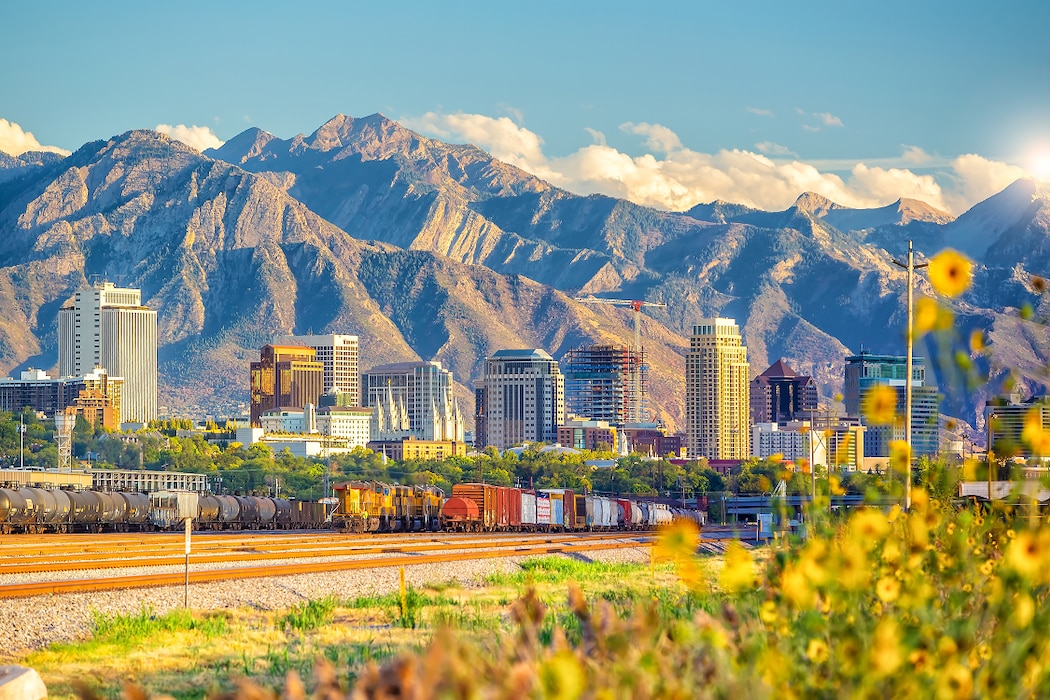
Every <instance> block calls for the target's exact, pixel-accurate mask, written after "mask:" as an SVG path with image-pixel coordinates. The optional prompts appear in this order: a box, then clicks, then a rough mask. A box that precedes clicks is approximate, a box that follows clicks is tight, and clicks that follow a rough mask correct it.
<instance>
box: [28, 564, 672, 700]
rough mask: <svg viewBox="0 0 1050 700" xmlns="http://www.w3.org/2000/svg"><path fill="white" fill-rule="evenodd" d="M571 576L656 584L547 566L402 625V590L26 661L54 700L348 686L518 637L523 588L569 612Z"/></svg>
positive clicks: (418, 597) (593, 591) (142, 628)
mask: <svg viewBox="0 0 1050 700" xmlns="http://www.w3.org/2000/svg"><path fill="white" fill-rule="evenodd" d="M552 559H554V558H552ZM657 577H658V578H657V581H658V583H657V585H664V584H667V585H671V586H675V587H677V586H678V583H677V580H676V579H675V577H674V575H673V572H672V571H671V570H670V568H669V567H666V566H661V567H658V568H657ZM570 579H572V580H576V581H579V583H580V585H581V587H582V588H583V590H585V591H586V593H587V595H588V596H592V597H594V598H611V597H615V596H620V595H633V594H632V593H630V591H634V592H635V593H640V594H644V593H645V591H647V590H648V589H649V587H650V586H652V585H653V580H652V579H651V578H650V570H649V567H648V566H637V565H632V566H626V567H612V568H609V567H606V568H603V567H600V566H589V565H587V564H584V563H578V562H573V563H571V564H569V565H567V566H563V565H554V566H545V565H541V566H540V567H539V568H534V569H531V570H524V571H522V572H521V573H520V574H518V575H514V576H510V577H506V576H502V577H494V578H493V580H492V581H490V582H481V583H479V584H478V585H477V586H471V587H468V588H463V587H459V586H457V585H455V584H448V583H446V584H437V585H435V586H434V587H432V588H430V587H428V588H424V589H421V590H414V589H410V590H409V594H410V595H409V601H410V610H409V611H408V614H407V615H404V616H403V615H402V611H401V607H400V596H399V595H398V594H397V593H394V594H392V595H386V596H375V597H370V598H359V599H356V600H349V601H335V603H334V605H333V606H332V609H331V611H330V616H327V617H325V618H324V622H323V624H318V625H317V626H316V627H313V628H307V629H297V628H296V627H294V626H293V625H292V624H291V623H290V621H289V615H290V614H291V613H293V612H296V611H294V610H293V611H288V610H281V611H262V610H257V609H239V610H230V611H222V612H217V613H202V614H198V615H196V616H195V617H194V618H193V619H194V620H196V621H197V622H196V624H197V625H198V628H189V629H188V628H186V624H185V623H186V620H184V619H183V620H177V621H174V622H173V621H170V620H166V618H167V616H152V615H148V614H143V615H140V616H139V617H138V618H136V620H135V623H136V624H132V625H128V624H116V625H115V628H116V630H115V631H111V632H108V633H106V634H101V635H98V636H96V638H95V639H92V640H87V641H84V642H80V643H75V644H60V645H54V646H52V647H51V648H49V649H47V650H43V651H38V652H35V653H32V654H30V655H29V656H27V657H26V658H25V659H22V660H21V663H24V664H26V665H29V666H32V667H33V668H35V669H37V670H38V671H39V672H40V674H41V676H42V677H43V679H44V681H45V683H46V684H47V686H48V690H49V691H50V697H52V698H58V699H62V698H76V697H82V696H85V695H87V696H94V697H99V698H118V697H122V692H123V690H122V689H123V688H124V687H125V686H126V685H128V684H131V685H134V686H136V687H138V688H141V689H142V690H143V691H144V692H145V693H147V694H148V695H150V696H152V697H156V696H159V695H164V696H172V697H175V698H199V697H202V696H203V695H208V696H214V695H219V694H223V693H231V692H234V691H235V689H236V688H238V687H240V686H239V685H238V684H243V682H244V681H245V680H250V681H251V682H252V683H254V684H257V685H258V686H261V687H264V688H281V687H283V686H284V684H285V683H286V679H287V678H288V675H289V673H292V674H293V675H298V676H299V677H302V678H307V679H309V678H311V677H312V676H313V674H314V669H315V666H316V664H317V662H318V660H319V659H323V660H326V661H327V662H328V663H329V664H330V665H331V668H332V669H334V673H335V678H336V679H337V682H338V683H339V684H340V685H341V686H343V685H347V684H350V683H352V682H353V681H354V680H355V679H356V678H357V677H358V676H359V675H360V674H362V673H364V672H365V670H366V669H367V668H368V667H369V665H370V664H372V663H380V664H381V663H383V662H386V661H389V660H391V659H393V658H395V657H397V656H398V655H400V654H402V653H403V652H418V651H420V650H422V649H424V648H425V647H426V646H427V645H428V644H429V643H430V641H431V640H432V638H433V636H434V634H435V633H436V631H437V630H438V629H440V628H443V627H446V626H447V627H451V628H453V629H459V630H461V631H463V632H465V633H467V634H469V635H470V636H472V637H477V638H479V639H480V638H484V639H496V638H498V636H499V635H500V634H502V633H504V632H506V631H507V630H510V629H513V627H514V622H513V620H512V619H511V607H512V605H513V604H514V602H515V601H517V600H518V599H519V598H520V597H521V596H522V595H523V593H524V592H525V591H526V590H527V589H529V588H534V589H535V590H536V595H537V596H538V597H539V598H540V599H542V600H543V601H544V602H545V604H546V605H548V606H554V605H564V600H565V582H566V581H567V580H570ZM625 579H630V580H631V581H633V583H632V584H631V585H628V584H627V583H626V581H625ZM300 612H301V610H300ZM154 618H155V619H154ZM117 622H118V623H123V622H125V621H124V620H117ZM216 626H218V627H220V628H221V629H222V632H221V633H216ZM114 635H115V636H114Z"/></svg>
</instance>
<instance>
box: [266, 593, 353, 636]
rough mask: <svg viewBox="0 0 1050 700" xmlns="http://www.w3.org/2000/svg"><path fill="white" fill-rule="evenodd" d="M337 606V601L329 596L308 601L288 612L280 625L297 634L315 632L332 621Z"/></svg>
mask: <svg viewBox="0 0 1050 700" xmlns="http://www.w3.org/2000/svg"><path fill="white" fill-rule="evenodd" d="M338 605H339V599H338V598H336V597H335V596H331V595H328V596H325V597H324V598H317V599H315V600H308V601H306V602H305V603H300V604H299V605H296V606H295V607H293V608H292V609H291V610H290V611H288V613H287V614H286V615H284V616H283V617H281V618H280V623H281V624H282V625H283V626H285V627H291V628H292V629H293V630H298V631H299V632H306V631H309V630H315V629H317V628H318V627H320V626H321V625H324V624H325V623H327V622H329V621H330V620H331V619H332V615H333V614H334V613H335V609H336V606H338Z"/></svg>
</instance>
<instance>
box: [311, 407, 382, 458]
mask: <svg viewBox="0 0 1050 700" xmlns="http://www.w3.org/2000/svg"><path fill="white" fill-rule="evenodd" d="M371 427H372V409H371V408H367V407H363V406H323V407H321V408H319V409H317V432H318V433H320V434H321V435H325V436H329V437H335V438H341V439H344V440H346V441H347V444H348V445H349V446H350V447H351V448H353V447H366V446H367V445H368V441H369V440H370V439H371V435H370V432H371Z"/></svg>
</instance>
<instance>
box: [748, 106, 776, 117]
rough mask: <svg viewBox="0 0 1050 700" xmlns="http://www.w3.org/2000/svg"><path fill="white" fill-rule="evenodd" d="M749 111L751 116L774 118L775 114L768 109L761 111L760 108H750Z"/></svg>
mask: <svg viewBox="0 0 1050 700" xmlns="http://www.w3.org/2000/svg"><path fill="white" fill-rule="evenodd" d="M747 111H748V112H751V114H757V115H758V116H760V117H772V116H773V112H771V111H770V110H768V109H759V108H758V107H748V108H747Z"/></svg>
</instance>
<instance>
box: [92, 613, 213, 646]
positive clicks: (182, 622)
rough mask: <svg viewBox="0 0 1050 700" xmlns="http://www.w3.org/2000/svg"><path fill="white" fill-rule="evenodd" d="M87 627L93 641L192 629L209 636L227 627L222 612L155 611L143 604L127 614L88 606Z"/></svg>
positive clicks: (118, 640) (119, 640)
mask: <svg viewBox="0 0 1050 700" xmlns="http://www.w3.org/2000/svg"><path fill="white" fill-rule="evenodd" d="M91 629H92V631H93V633H94V639H95V641H98V642H109V643H116V644H131V643H133V642H136V641H139V640H142V639H145V638H147V637H150V636H152V635H154V634H158V633H162V632H163V633H169V632H189V631H196V632H199V633H201V634H202V635H204V636H205V637H206V638H209V639H210V638H213V637H218V636H220V635H224V634H226V633H227V632H228V631H229V629H228V625H227V620H226V617H225V616H224V615H205V616H194V615H193V613H191V612H190V611H189V610H181V609H180V610H172V611H171V612H167V613H165V614H163V615H158V614H157V613H156V612H154V610H153V607H152V606H150V605H143V606H142V608H141V609H140V610H139V611H138V612H136V613H131V614H120V613H113V614H106V613H104V612H100V611H98V610H92V611H91Z"/></svg>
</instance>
